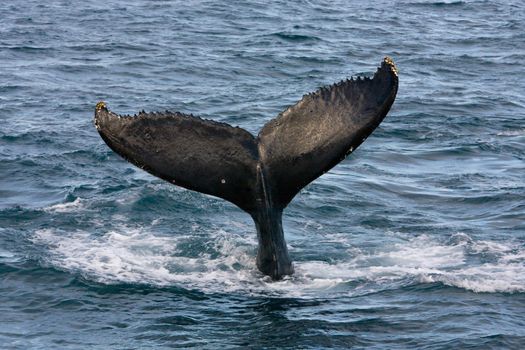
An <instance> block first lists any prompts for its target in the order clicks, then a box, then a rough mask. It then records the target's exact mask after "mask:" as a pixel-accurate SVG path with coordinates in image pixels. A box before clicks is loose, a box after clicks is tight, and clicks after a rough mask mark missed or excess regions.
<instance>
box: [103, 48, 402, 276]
mask: <svg viewBox="0 0 525 350" xmlns="http://www.w3.org/2000/svg"><path fill="white" fill-rule="evenodd" d="M397 88H398V77H397V69H396V66H395V65H394V62H393V61H392V60H391V59H390V58H388V57H386V58H385V59H384V60H383V62H382V63H381V66H380V67H379V68H378V69H377V72H376V73H375V74H374V76H373V78H372V79H356V80H353V79H351V80H345V81H341V82H340V83H337V84H334V85H331V86H329V87H326V88H320V89H319V90H317V91H316V92H313V93H310V94H308V95H305V96H303V98H302V99H301V100H300V101H299V102H297V103H296V104H295V105H293V106H291V107H289V108H288V109H286V110H285V111H284V112H282V113H280V114H279V115H278V116H277V118H275V119H273V120H271V121H270V122H268V123H267V124H266V125H265V126H264V127H263V128H262V130H261V131H260V132H259V135H258V136H257V137H254V136H253V135H252V134H250V133H249V132H247V131H246V130H243V129H241V128H238V127H232V126H230V125H228V124H225V123H219V122H215V121H212V120H205V119H201V118H197V117H193V116H189V115H185V114H182V113H178V112H175V113H172V112H164V113H146V112H144V111H143V112H140V113H139V114H138V115H135V116H119V115H117V114H115V113H113V112H111V111H109V110H108V109H107V107H106V104H105V103H104V102H99V103H98V104H97V106H96V109H95V126H96V128H97V130H98V132H99V133H100V135H101V136H102V139H104V141H105V142H106V143H107V144H108V146H109V147H111V149H113V150H114V151H115V152H117V153H118V154H120V155H121V156H122V157H124V158H125V159H126V160H128V161H129V162H131V163H133V164H135V165H136V166H138V167H140V168H142V169H144V170H146V171H148V172H150V173H151V174H153V175H155V176H158V177H160V178H162V179H164V180H166V181H169V182H171V183H172V184H175V185H178V186H182V187H185V188H187V189H190V190H194V191H199V192H202V193H206V194H209V195H213V196H217V197H220V198H223V199H226V200H228V201H230V202H232V203H233V204H235V205H237V206H238V207H239V208H241V209H242V210H244V211H246V212H247V213H249V214H250V215H251V216H252V218H253V220H254V222H255V226H256V228H257V236H258V240H259V248H258V252H257V266H258V268H259V270H260V271H261V272H262V273H264V274H266V275H269V276H271V277H272V278H273V279H275V280H277V279H280V278H282V277H283V276H285V275H290V274H292V273H293V265H292V262H291V260H290V258H289V256H288V250H287V248H286V241H285V239H284V233H283V229H282V212H283V210H284V208H286V206H287V205H288V204H289V203H290V201H291V200H292V199H293V198H294V197H295V195H296V194H297V193H298V192H299V191H300V190H301V189H302V188H303V187H304V186H306V185H307V184H309V183H310V182H312V181H313V180H315V179H316V178H317V177H319V176H321V175H322V174H324V173H325V172H327V171H328V170H330V169H331V168H332V167H333V166H335V165H336V164H337V163H339V162H340V161H341V160H343V159H344V158H345V157H346V156H347V155H349V154H350V153H352V152H353V151H354V150H355V149H356V148H357V147H358V146H359V145H360V144H361V143H362V142H363V141H364V140H365V139H366V138H367V137H368V136H369V135H370V134H371V133H372V131H374V129H375V128H376V127H377V126H378V125H379V123H381V121H382V120H383V119H384V118H385V116H386V115H387V113H388V111H389V110H390V107H391V106H392V103H393V102H394V99H395V97H396V93H397Z"/></svg>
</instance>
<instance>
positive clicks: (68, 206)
mask: <svg viewBox="0 0 525 350" xmlns="http://www.w3.org/2000/svg"><path fill="white" fill-rule="evenodd" d="M83 207H84V203H83V201H82V200H81V199H80V197H78V198H75V200H74V201H73V202H67V203H58V204H55V205H52V206H49V207H47V208H44V211H46V212H48V213H71V212H74V211H77V210H79V209H82V208H83Z"/></svg>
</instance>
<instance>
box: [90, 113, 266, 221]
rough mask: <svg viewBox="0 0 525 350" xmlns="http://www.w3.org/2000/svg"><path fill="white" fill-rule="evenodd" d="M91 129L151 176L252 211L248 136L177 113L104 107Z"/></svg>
mask: <svg viewBox="0 0 525 350" xmlns="http://www.w3.org/2000/svg"><path fill="white" fill-rule="evenodd" d="M95 126H96V128H97V130H98V132H99V133H100V135H101V136H102V138H103V139H104V141H105V142H106V143H107V144H108V146H109V147H111V149H113V150H114V151H115V152H116V153H118V154H119V155H121V156H122V157H124V158H125V159H126V160H128V161H129V162H131V163H133V164H135V165H136V166H138V167H140V168H142V169H144V170H146V171H148V172H150V173H151V174H153V175H155V176H158V177H160V178H162V179H164V180H166V181H169V182H171V183H173V184H175V185H179V186H182V187H185V188H187V189H190V190H194V191H198V192H202V193H206V194H209V195H213V196H217V197H220V198H223V199H226V200H228V201H230V202H232V203H234V204H235V205H237V206H238V207H240V208H241V209H243V210H245V211H247V212H252V211H253V210H255V208H256V201H255V198H256V195H255V190H256V178H257V176H256V165H257V162H258V158H259V156H258V149H257V144H256V141H255V138H254V137H253V136H252V135H251V134H250V133H249V132H247V131H245V130H243V129H240V128H234V127H232V126H230V125H227V124H224V123H217V122H214V121H210V120H204V119H200V118H196V117H191V116H187V115H184V114H181V113H170V112H166V113H139V114H138V115H137V116H119V115H117V114H115V113H113V112H111V111H109V110H108V109H107V108H106V106H105V104H104V103H99V104H98V105H97V108H96V111H95Z"/></svg>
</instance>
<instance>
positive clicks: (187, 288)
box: [0, 0, 525, 349]
mask: <svg viewBox="0 0 525 350" xmlns="http://www.w3.org/2000/svg"><path fill="white" fill-rule="evenodd" d="M0 14H1V20H0V348H2V349H29V348H30V349H147V348H149V349H161V348H175V347H181V348H190V347H196V348H203V349H215V348H221V349H233V348H240V349H245V348H246V349H250V348H253V349H261V348H267V349H270V348H283V349H330V348H339V349H344V348H350V347H355V348H367V349H490V348H492V349H501V348H510V349H522V348H523V347H524V345H525V68H524V65H525V5H524V2H523V1H521V0H514V1H474V0H469V1H448V0H447V1H423V0H404V1H366V2H365V1H363V2H360V1H276V2H271V3H268V2H265V1H249V2H246V1H239V2H228V1H184V2H182V1H146V0H130V1H114V0H106V1H101V0H87V1H55V0H51V1H36V0H30V1H15V0H3V1H1V2H0ZM386 55H388V56H391V57H392V58H393V59H394V61H395V62H396V64H397V66H398V68H399V79H400V85H399V92H398V95H397V100H396V102H395V104H394V106H393V108H392V110H391V112H390V114H389V116H388V117H387V118H386V120H385V121H384V122H383V123H382V125H381V126H380V127H379V128H378V129H377V130H376V131H375V132H374V134H373V135H372V136H371V137H370V138H369V139H368V140H367V141H366V142H365V143H364V144H363V145H362V146H361V147H360V148H359V149H358V150H357V151H356V152H355V153H353V154H352V155H351V156H350V157H349V158H347V159H346V160H345V161H343V162H342V163H341V164H339V165H338V166H337V167H335V168H334V169H332V170H331V171H330V172H329V173H327V174H325V175H323V176H322V177H321V178H319V179H318V180H316V181H315V182H313V183H312V184H311V185H309V186H308V187H306V188H305V189H304V190H303V191H302V192H301V193H300V194H299V195H298V196H297V197H296V198H295V199H294V201H293V202H292V203H291V204H290V206H289V207H288V208H287V210H286V211H285V214H284V217H283V220H284V229H285V233H286V238H287V241H288V243H289V250H290V255H291V257H292V259H293V260H294V261H295V269H296V274H295V275H294V276H293V277H291V278H287V279H285V280H284V281H281V282H271V281H269V280H268V279H267V278H265V277H263V276H262V275H261V274H260V273H259V272H258V271H257V268H256V267H255V255H256V247H257V243H256V234H255V228H254V225H253V223H252V221H251V218H250V217H249V216H248V215H247V214H245V213H244V212H242V211H240V210H239V209H237V208H236V207H235V206H233V205H231V204H229V203H228V202H226V201H223V200H220V199H217V198H213V197H209V196H206V195H202V194H200V193H195V192H190V191H187V190H184V189H182V188H178V187H175V186H172V185H170V184H168V183H165V182H163V181H161V180H159V179H157V178H154V177H152V176H150V175H148V174H147V173H145V172H144V171H142V170H140V169H137V168H135V167H133V166H132V165H130V164H129V163H127V162H125V161H124V160H123V159H121V158H120V157H119V156H117V155H116V154H114V153H113V152H112V151H111V150H110V149H109V148H108V147H107V146H106V145H105V144H104V143H103V141H102V140H101V138H100V137H99V135H98V133H97V131H96V129H95V128H94V126H93V114H94V108H95V104H96V103H97V102H98V101H99V100H104V101H106V102H107V103H108V106H109V107H110V108H111V109H112V110H114V111H116V112H118V113H121V114H133V113H135V112H137V111H139V110H142V109H145V110H146V111H157V110H166V109H169V110H176V111H181V112H185V113H193V114H195V115H199V116H201V117H205V118H210V119H214V120H217V121H222V122H227V123H230V124H233V125H236V126H240V127H242V128H245V129H247V130H249V131H250V132H252V133H254V134H256V133H257V132H258V130H259V129H260V128H261V127H262V125H264V124H265V123H266V122H267V121H269V120H270V119H272V118H273V117H275V116H276V115H277V114H278V113H279V112H280V111H282V110H284V109H285V108H286V107H287V106H288V105H290V104H293V103H295V102H296V101H298V100H299V99H300V98H301V97H302V95H303V94H305V93H307V92H311V91H314V90H316V89H317V88H318V87H320V86H324V85H328V84H331V83H333V82H337V81H339V80H341V79H343V78H348V77H351V76H369V75H372V74H373V73H374V71H375V70H376V68H377V66H378V65H379V64H380V62H381V60H382V59H383V57H384V56H386ZM202 176H206V174H202Z"/></svg>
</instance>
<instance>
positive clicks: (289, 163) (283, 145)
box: [258, 58, 398, 208]
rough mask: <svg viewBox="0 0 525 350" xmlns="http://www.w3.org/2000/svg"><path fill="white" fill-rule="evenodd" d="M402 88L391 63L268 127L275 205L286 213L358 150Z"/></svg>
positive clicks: (263, 147) (263, 141)
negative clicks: (299, 196)
mask: <svg viewBox="0 0 525 350" xmlns="http://www.w3.org/2000/svg"><path fill="white" fill-rule="evenodd" d="M397 87H398V79H397V70H396V67H395V65H394V63H393V62H392V60H390V59H388V58H385V60H384V61H383V63H382V65H381V67H380V68H378V70H377V72H376V73H375V75H374V77H373V78H372V79H368V78H366V79H358V80H347V81H343V82H341V83H339V84H335V85H332V86H330V87H328V88H322V89H320V90H318V91H316V92H315V93H312V94H309V95H306V96H304V97H303V99H302V100H300V101H299V102H298V103H297V104H295V105H294V106H291V107H289V108H288V109H287V110H285V111H284V112H282V113H281V114H280V115H279V116H278V117H277V118H276V119H274V120H272V121H270V122H269V123H268V124H266V125H265V126H264V127H263V129H262V130H261V132H260V133H259V137H258V138H259V143H260V145H259V150H260V155H261V159H262V161H263V163H264V164H265V167H266V170H267V174H268V177H269V179H270V181H271V186H270V187H271V189H272V197H273V198H274V202H275V204H276V205H278V206H280V207H281V208H284V207H286V206H287V205H288V203H289V202H290V201H291V200H292V199H293V197H294V196H295V195H296V194H297V193H298V192H299V191H300V190H301V189H302V188H303V187H304V186H306V185H307V184H309V183H310V182H312V181H313V180H315V179H316V178H318V177H319V176H321V175H322V174H324V173H325V172H327V171H328V170H330V169H331V168H332V167H333V166H335V165H336V164H337V163H339V162H340V161H341V160H343V159H344V158H345V157H346V156H347V155H348V154H349V153H351V152H352V151H353V150H355V149H356V148H357V147H358V146H359V145H360V144H361V143H362V142H363V141H364V140H365V139H366V138H367V137H368V136H369V135H370V134H371V133H372V131H374V129H375V128H376V127H377V126H378V125H379V123H381V121H382V120H383V118H384V117H385V116H386V114H387V113H388V111H389V109H390V106H391V105H392V103H393V102H394V99H395V96H396V93H397Z"/></svg>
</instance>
